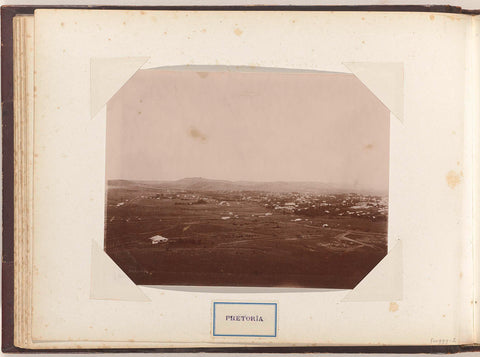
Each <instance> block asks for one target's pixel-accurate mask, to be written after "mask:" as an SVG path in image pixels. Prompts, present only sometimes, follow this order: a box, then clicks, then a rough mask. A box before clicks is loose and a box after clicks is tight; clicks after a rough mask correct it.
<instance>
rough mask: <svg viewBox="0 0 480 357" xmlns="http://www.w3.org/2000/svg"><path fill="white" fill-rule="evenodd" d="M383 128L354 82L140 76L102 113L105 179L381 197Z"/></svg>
mask: <svg viewBox="0 0 480 357" xmlns="http://www.w3.org/2000/svg"><path fill="white" fill-rule="evenodd" d="M389 123H390V119H389V111H388V110H387V109H386V108H385V107H384V106H383V105H382V104H381V102H380V101H379V100H378V99H377V98H376V97H375V96H374V95H373V94H372V93H371V92H370V91H369V90H368V89H367V88H366V87H365V86H364V85H363V84H362V83H361V82H360V81H359V80H358V79H356V77H355V76H353V75H351V74H340V73H295V74H294V73H280V72H277V73H275V72H265V73H261V72H260V73H259V72H256V73H253V72H252V73H241V72H194V71H170V70H169V71H166V70H161V69H152V70H140V71H138V72H137V73H136V74H135V75H134V76H133V77H132V78H131V79H130V80H129V81H128V82H127V83H126V84H125V85H124V86H123V87H122V88H121V89H120V90H119V91H118V92H117V94H116V95H115V96H114V97H113V98H112V99H111V100H110V101H109V103H108V106H107V178H108V179H115V178H122V179H138V180H176V179H181V178H184V177H197V176H199V177H205V178H212V179H224V180H234V181H237V180H251V181H318V182H324V183H335V184H340V185H346V186H348V187H356V188H359V189H368V190H371V189H373V190H382V191H386V190H388V160H389V159H388V158H389Z"/></svg>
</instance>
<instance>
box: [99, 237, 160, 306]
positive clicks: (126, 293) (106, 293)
mask: <svg viewBox="0 0 480 357" xmlns="http://www.w3.org/2000/svg"><path fill="white" fill-rule="evenodd" d="M90 298H91V299H94V300H123V301H138V302H148V301H151V300H150V299H149V298H148V296H146V295H145V294H144V293H143V291H142V290H141V289H140V288H139V287H138V286H137V285H135V283H134V282H133V281H132V280H131V279H130V278H129V277H128V276H127V275H126V274H125V273H124V272H123V271H122V270H121V269H120V268H119V267H118V265H117V264H115V262H114V261H113V260H112V259H111V258H110V257H109V256H108V255H107V253H105V252H104V251H103V249H102V248H100V246H99V245H98V243H96V242H95V241H92V256H91V280H90Z"/></svg>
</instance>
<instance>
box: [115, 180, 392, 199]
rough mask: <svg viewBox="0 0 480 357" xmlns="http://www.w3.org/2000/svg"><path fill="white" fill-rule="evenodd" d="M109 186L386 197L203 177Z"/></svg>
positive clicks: (121, 182) (312, 186)
mask: <svg viewBox="0 0 480 357" xmlns="http://www.w3.org/2000/svg"><path fill="white" fill-rule="evenodd" d="M108 185H109V186H117V187H125V188H128V187H131V188H134V187H136V188H142V187H143V188H149V189H155V188H157V189H171V190H191V191H224V192H226V191H259V192H277V193H282V192H285V193H287V192H299V193H316V194H328V193H359V194H372V195H386V194H387V193H385V192H372V191H365V190H363V191H362V190H358V189H355V188H348V187H340V186H336V185H333V184H326V183H321V182H303V181H292V182H286V181H273V182H256V181H228V180H213V179H207V178H203V177H187V178H183V179H180V180H175V181H139V180H109V181H108Z"/></svg>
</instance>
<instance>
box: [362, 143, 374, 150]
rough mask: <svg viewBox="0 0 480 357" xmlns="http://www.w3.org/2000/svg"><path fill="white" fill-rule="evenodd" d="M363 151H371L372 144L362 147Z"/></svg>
mask: <svg viewBox="0 0 480 357" xmlns="http://www.w3.org/2000/svg"><path fill="white" fill-rule="evenodd" d="M363 148H364V149H365V150H372V149H373V144H367V145H365V146H364V147H363Z"/></svg>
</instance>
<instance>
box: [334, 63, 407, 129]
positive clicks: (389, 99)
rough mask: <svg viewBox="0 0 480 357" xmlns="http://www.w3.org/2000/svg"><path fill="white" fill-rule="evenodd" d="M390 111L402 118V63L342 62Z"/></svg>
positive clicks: (399, 118)
mask: <svg viewBox="0 0 480 357" xmlns="http://www.w3.org/2000/svg"><path fill="white" fill-rule="evenodd" d="M343 65H344V66H345V67H347V68H348V69H349V70H350V71H351V72H352V74H353V75H355V77H357V78H358V79H359V80H360V82H362V83H363V84H364V85H365V86H366V87H367V88H368V89H369V90H370V91H371V92H372V93H373V94H374V95H375V96H376V97H377V98H378V99H379V100H380V101H381V102H382V103H383V105H385V106H386V107H387V108H388V109H389V110H390V112H391V113H392V114H393V115H394V116H395V117H396V118H397V119H398V120H400V121H401V122H403V120H404V104H403V101H404V99H403V97H404V96H403V90H404V69H403V63H400V62H398V63H388V62H386V63H375V62H344V63H343Z"/></svg>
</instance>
